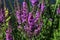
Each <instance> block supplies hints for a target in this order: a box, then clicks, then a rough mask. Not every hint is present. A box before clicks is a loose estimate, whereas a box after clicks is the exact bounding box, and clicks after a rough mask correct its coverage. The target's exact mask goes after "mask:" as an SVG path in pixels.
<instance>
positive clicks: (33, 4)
mask: <svg viewBox="0 0 60 40" xmlns="http://www.w3.org/2000/svg"><path fill="white" fill-rule="evenodd" d="M30 2H31V4H32V6H35V5H36V4H37V2H38V0H30Z"/></svg>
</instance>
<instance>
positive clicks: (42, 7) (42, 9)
mask: <svg viewBox="0 0 60 40" xmlns="http://www.w3.org/2000/svg"><path fill="white" fill-rule="evenodd" d="M44 7H45V5H44V0H42V4H41V11H44Z"/></svg>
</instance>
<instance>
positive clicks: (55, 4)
mask: <svg viewBox="0 0 60 40" xmlns="http://www.w3.org/2000/svg"><path fill="white" fill-rule="evenodd" d="M58 1H59V0H56V4H55V8H54V12H55V9H56V7H57V5H58Z"/></svg>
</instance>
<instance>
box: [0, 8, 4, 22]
mask: <svg viewBox="0 0 60 40" xmlns="http://www.w3.org/2000/svg"><path fill="white" fill-rule="evenodd" d="M2 22H4V10H3V9H2V8H1V9H0V23H2Z"/></svg>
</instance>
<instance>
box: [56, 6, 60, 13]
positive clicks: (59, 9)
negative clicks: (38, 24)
mask: <svg viewBox="0 0 60 40" xmlns="http://www.w3.org/2000/svg"><path fill="white" fill-rule="evenodd" d="M57 14H60V5H59V7H58V8H57Z"/></svg>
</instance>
